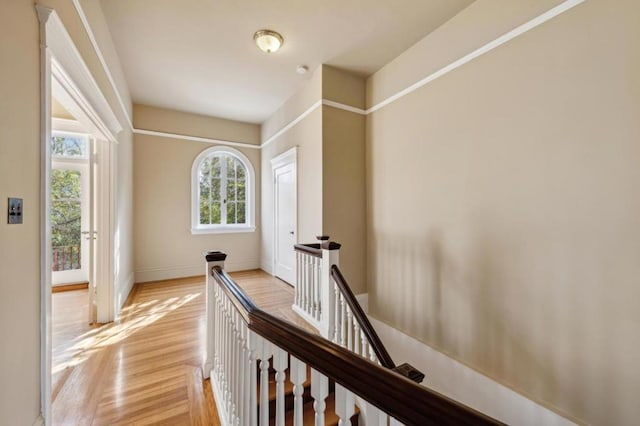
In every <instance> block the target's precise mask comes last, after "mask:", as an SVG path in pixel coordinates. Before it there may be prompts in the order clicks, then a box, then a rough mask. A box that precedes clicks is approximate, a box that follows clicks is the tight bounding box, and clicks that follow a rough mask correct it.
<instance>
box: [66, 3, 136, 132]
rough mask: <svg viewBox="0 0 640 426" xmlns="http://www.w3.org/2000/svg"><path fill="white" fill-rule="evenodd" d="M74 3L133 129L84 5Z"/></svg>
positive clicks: (127, 111)
mask: <svg viewBox="0 0 640 426" xmlns="http://www.w3.org/2000/svg"><path fill="white" fill-rule="evenodd" d="M73 5H74V6H75V8H76V12H77V13H78V16H79V17H80V20H81V21H82V25H83V26H84V29H85V31H86V32H87V35H88V36H89V40H90V41H91V45H92V46H93V50H95V52H96V55H97V56H98V59H99V60H100V64H102V68H103V70H104V72H105V74H106V75H107V79H108V80H109V83H111V88H112V89H113V91H114V92H115V95H116V98H117V99H118V103H119V104H120V108H122V112H124V116H125V118H126V119H127V124H128V125H129V128H130V129H133V121H132V120H131V117H130V116H129V110H128V109H127V107H126V106H125V104H124V101H123V100H122V96H121V95H120V91H119V90H118V88H117V86H116V83H115V80H114V78H113V75H112V74H111V70H110V69H109V66H108V65H107V61H106V60H105V59H104V56H103V55H102V50H100V46H99V45H98V42H97V40H96V37H95V35H94V34H93V31H92V30H91V26H90V25H89V21H88V19H87V15H85V13H84V10H83V9H82V5H81V4H80V0H73Z"/></svg>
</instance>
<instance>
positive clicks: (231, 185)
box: [227, 179, 236, 203]
mask: <svg viewBox="0 0 640 426" xmlns="http://www.w3.org/2000/svg"><path fill="white" fill-rule="evenodd" d="M232 201H236V182H235V181H234V180H231V179H230V180H228V181H227V202H228V203H229V202H232Z"/></svg>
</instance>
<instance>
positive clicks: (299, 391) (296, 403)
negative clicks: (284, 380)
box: [289, 356, 307, 426]
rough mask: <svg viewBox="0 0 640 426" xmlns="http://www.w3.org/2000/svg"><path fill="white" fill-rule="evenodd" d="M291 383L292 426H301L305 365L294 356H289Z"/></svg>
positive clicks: (305, 374)
mask: <svg viewBox="0 0 640 426" xmlns="http://www.w3.org/2000/svg"><path fill="white" fill-rule="evenodd" d="M289 371H290V374H291V383H293V398H294V399H293V426H302V420H303V418H302V415H303V414H304V408H303V404H304V399H303V397H302V395H303V394H304V382H305V380H307V365H306V364H305V363H304V362H302V361H300V360H299V359H297V358H295V357H293V356H292V357H291V366H290V367H289Z"/></svg>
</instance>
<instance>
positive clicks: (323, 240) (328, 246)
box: [316, 235, 341, 250]
mask: <svg viewBox="0 0 640 426" xmlns="http://www.w3.org/2000/svg"><path fill="white" fill-rule="evenodd" d="M316 238H317V239H318V240H319V241H320V248H321V249H323V250H340V247H341V244H339V243H336V242H334V241H329V236H328V235H319V236H317V237H316Z"/></svg>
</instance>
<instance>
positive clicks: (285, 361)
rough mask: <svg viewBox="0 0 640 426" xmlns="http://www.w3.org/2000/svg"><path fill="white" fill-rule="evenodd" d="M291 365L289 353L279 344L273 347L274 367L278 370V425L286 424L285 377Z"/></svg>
mask: <svg viewBox="0 0 640 426" xmlns="http://www.w3.org/2000/svg"><path fill="white" fill-rule="evenodd" d="M288 366H289V354H288V353H287V352H285V351H284V350H282V349H280V348H279V347H277V346H274V348H273V368H274V369H275V370H276V425H282V426H284V378H285V373H284V372H285V370H286V369H287V367H288Z"/></svg>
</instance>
